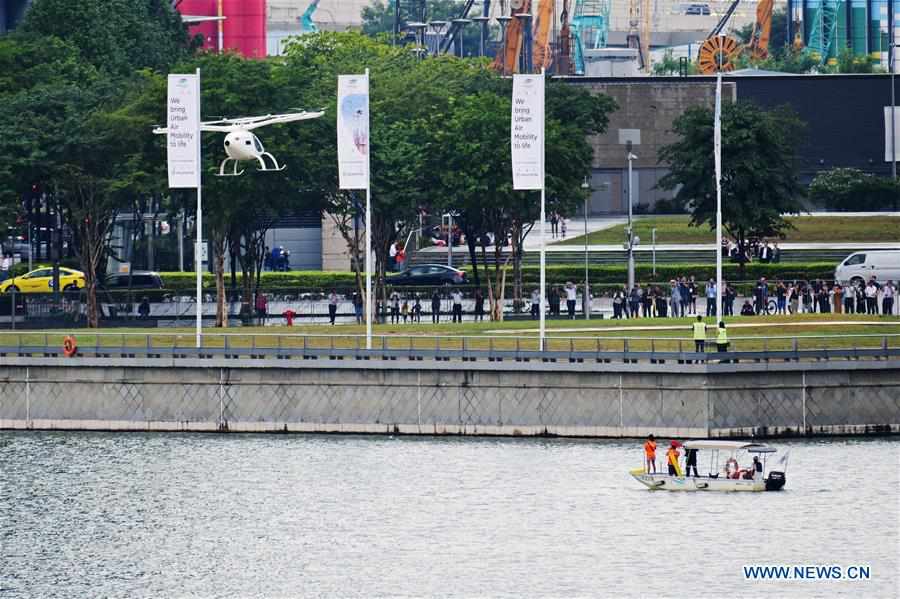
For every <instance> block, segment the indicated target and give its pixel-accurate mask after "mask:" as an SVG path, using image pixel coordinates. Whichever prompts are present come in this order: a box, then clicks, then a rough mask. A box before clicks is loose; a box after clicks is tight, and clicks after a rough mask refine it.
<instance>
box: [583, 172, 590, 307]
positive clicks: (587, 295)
mask: <svg viewBox="0 0 900 599" xmlns="http://www.w3.org/2000/svg"><path fill="white" fill-rule="evenodd" d="M588 189H590V186H588ZM588 197H589V196H587V195H585V196H584V319H585V320H590V319H591V285H590V278H589V276H588V273H589V270H588V224H587V220H588V219H587V211H588Z"/></svg>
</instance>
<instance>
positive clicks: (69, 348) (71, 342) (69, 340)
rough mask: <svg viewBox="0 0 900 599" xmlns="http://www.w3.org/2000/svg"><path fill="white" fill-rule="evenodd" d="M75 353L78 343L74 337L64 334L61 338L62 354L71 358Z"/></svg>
mask: <svg viewBox="0 0 900 599" xmlns="http://www.w3.org/2000/svg"><path fill="white" fill-rule="evenodd" d="M77 353H78V344H77V343H76V342H75V337H73V336H71V335H66V337H65V339H63V355H65V356H66V357H67V358H71V357H72V356H74V355H75V354H77Z"/></svg>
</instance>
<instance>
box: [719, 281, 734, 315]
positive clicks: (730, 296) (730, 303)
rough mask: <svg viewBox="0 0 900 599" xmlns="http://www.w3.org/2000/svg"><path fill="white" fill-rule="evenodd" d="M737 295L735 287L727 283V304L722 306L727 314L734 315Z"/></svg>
mask: <svg viewBox="0 0 900 599" xmlns="http://www.w3.org/2000/svg"><path fill="white" fill-rule="evenodd" d="M736 297H737V294H736V293H735V292H734V287H732V286H731V285H729V284H727V283H726V284H725V306H724V307H723V308H722V312H724V313H725V316H734V300H735V298H736Z"/></svg>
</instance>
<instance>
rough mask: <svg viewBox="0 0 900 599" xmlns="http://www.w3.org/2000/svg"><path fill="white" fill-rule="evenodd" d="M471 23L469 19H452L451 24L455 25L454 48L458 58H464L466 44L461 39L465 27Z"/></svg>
mask: <svg viewBox="0 0 900 599" xmlns="http://www.w3.org/2000/svg"><path fill="white" fill-rule="evenodd" d="M471 22H472V21H471V19H453V24H454V25H456V40H455V41H456V44H457V46H456V47H457V49H458V54H459V57H460V58H465V55H466V54H465V52H466V42H465V39H463V33H465V30H466V25H468V24H469V23H471Z"/></svg>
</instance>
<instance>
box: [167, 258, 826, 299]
mask: <svg viewBox="0 0 900 599" xmlns="http://www.w3.org/2000/svg"><path fill="white" fill-rule="evenodd" d="M834 268H835V264H834V263H832V262H789V263H784V264H758V263H751V264H748V265H747V266H746V267H745V275H744V276H743V277H741V276H740V274H739V271H738V266H737V265H736V264H725V265H723V269H722V272H723V276H724V277H725V278H726V280H730V281H737V280H739V279H743V280H746V281H755V280H756V279H758V278H760V277H766V278H767V279H769V280H770V281H772V280H775V279H784V280H793V279H807V280H808V279H831V278H832V277H833V276H834ZM465 270H466V271H467V272H468V274H469V279H470V280H471V274H472V273H471V269H470V268H466V269H465ZM691 275H693V276H694V278H695V279H697V280H698V281H705V280H707V279H710V278H714V277H715V276H716V267H715V265H714V264H661V265H658V266H657V267H656V276H654V275H653V270H652V268H651V267H650V266H649V265H643V264H641V265H638V266H637V267H636V269H635V276H636V278H637V280H638V282H640V283H641V284H647V283H668V281H669V280H671V279H673V278H675V277H684V276H691ZM589 276H590V282H591V285H592V286H597V287H596V289H595V291H596V290H599V289H600V288H601V287H604V286H608V287H609V288H610V289H613V288H617V287H619V286H621V285H623V284H624V282H625V279H626V277H627V270H626V267H625V266H624V265H623V266H609V265H602V266H591V267H590V268H589ZM162 279H163V284H164V285H165V287H166V288H167V289H170V290H172V291H178V292H185V293H190V292H192V291H193V289H194V285H195V282H194V281H195V279H194V273H192V272H166V273H162ZM539 280H540V269H539V268H538V267H536V266H526V267H524V268H523V269H522V281H523V283H524V284H525V285H535V284H537V283H538V281H539ZM568 281H572V282H573V283H576V284H579V285H580V284H581V283H582V282H584V266H581V265H577V264H572V265H552V266H548V267H547V283H548V284H549V285H565V284H566V282H568ZM225 282H226V287H228V286H230V279H229V278H227V277H226V281H225ZM214 284H215V281H214V280H213V277H212V275H210V274H208V273H207V274H205V275H204V277H203V286H204V288H211V287H213V286H214ZM355 284H356V279H355V277H354V275H353V273H352V272H321V271H292V272H264V273H262V277H261V280H260V289H262V290H263V291H276V290H277V291H284V290H298V291H299V290H304V291H319V292H327V291H328V290H329V289H330V288H332V287H334V288H336V289H341V290H344V291H346V290H347V289H349V288H352V287H353V286H354V285H355ZM238 287H240V274H239V275H238ZM511 288H512V270H511V269H510V270H509V273H508V274H507V289H511Z"/></svg>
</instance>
